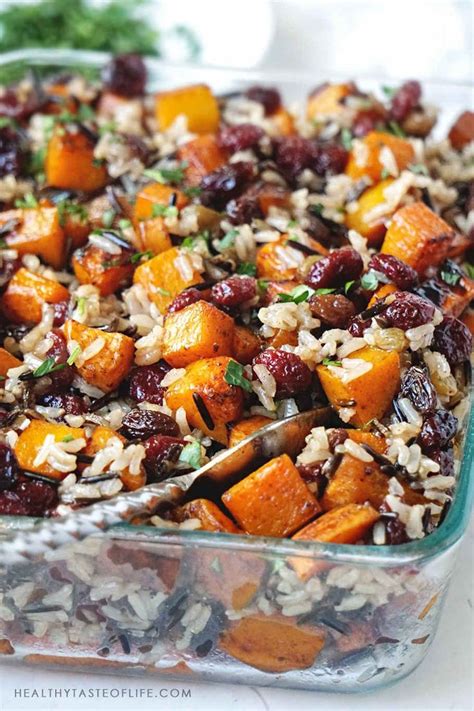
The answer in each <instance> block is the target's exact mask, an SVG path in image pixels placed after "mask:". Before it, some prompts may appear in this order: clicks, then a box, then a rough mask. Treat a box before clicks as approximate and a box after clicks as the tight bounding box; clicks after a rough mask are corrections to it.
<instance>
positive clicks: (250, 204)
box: [225, 193, 263, 225]
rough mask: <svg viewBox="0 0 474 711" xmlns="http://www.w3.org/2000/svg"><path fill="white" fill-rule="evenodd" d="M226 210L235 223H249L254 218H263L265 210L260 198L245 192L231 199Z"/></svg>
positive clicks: (230, 219)
mask: <svg viewBox="0 0 474 711" xmlns="http://www.w3.org/2000/svg"><path fill="white" fill-rule="evenodd" d="M225 211H226V213H227V216H228V218H229V221H230V222H231V223H232V224H233V225H243V224H248V223H249V222H251V221H252V220H253V219H257V218H262V217H263V212H262V208H261V207H260V202H259V200H258V198H256V197H255V196H253V195H247V194H245V193H244V194H243V195H241V196H240V197H238V198H235V199H234V200H229V202H228V203H227V205H226V208H225Z"/></svg>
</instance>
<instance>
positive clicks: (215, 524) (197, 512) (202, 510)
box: [178, 499, 242, 533]
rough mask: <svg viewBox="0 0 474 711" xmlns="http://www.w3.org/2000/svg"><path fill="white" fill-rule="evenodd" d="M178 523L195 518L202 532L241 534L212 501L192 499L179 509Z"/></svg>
mask: <svg viewBox="0 0 474 711" xmlns="http://www.w3.org/2000/svg"><path fill="white" fill-rule="evenodd" d="M178 517H179V520H180V521H185V520H186V519H189V518H197V519H199V521H200V522H201V528H202V530H203V531H218V532H219V533H242V531H240V529H239V528H238V527H237V526H236V525H235V523H234V522H233V521H231V519H230V518H229V517H228V516H226V515H225V514H224V513H222V511H221V510H220V508H219V507H218V506H216V504H215V503H214V502H213V501H209V500H208V499H194V501H189V503H187V504H185V505H184V506H182V507H181V508H180V509H179V513H178Z"/></svg>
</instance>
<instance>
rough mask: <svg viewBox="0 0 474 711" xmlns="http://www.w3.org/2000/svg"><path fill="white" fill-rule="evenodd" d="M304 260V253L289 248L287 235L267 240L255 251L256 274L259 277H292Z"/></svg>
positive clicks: (277, 278)
mask: <svg viewBox="0 0 474 711" xmlns="http://www.w3.org/2000/svg"><path fill="white" fill-rule="evenodd" d="M303 262H304V255H303V254H302V253H301V252H297V251H296V250H294V249H291V243H290V244H289V245H288V235H283V236H282V237H281V238H280V239H278V240H276V241H275V242H267V243H266V244H264V245H263V247H260V248H259V249H258V251H257V260H256V264H257V276H258V277H259V278H260V279H275V280H280V279H289V280H291V279H294V278H295V277H296V274H297V273H298V270H299V269H300V267H301V266H302V264H303Z"/></svg>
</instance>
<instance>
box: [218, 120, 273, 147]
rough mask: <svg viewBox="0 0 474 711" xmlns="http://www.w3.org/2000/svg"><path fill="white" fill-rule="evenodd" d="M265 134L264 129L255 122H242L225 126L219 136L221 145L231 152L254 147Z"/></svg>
mask: <svg viewBox="0 0 474 711" xmlns="http://www.w3.org/2000/svg"><path fill="white" fill-rule="evenodd" d="M264 135H265V133H264V131H263V130H262V129H261V128H260V127H259V126H255V124H253V123H240V124H238V125H237V126H224V127H223V128H222V129H221V132H220V134H219V137H218V139H217V140H218V142H219V145H220V146H221V147H222V148H224V149H225V150H226V151H229V153H237V151H245V150H246V149H247V148H253V147H254V146H255V145H257V143H258V142H259V140H260V139H261V138H262V137H263V136H264Z"/></svg>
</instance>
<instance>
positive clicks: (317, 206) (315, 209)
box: [308, 202, 324, 217]
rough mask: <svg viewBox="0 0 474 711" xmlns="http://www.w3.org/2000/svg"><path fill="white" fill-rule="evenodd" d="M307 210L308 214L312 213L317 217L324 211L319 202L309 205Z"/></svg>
mask: <svg viewBox="0 0 474 711" xmlns="http://www.w3.org/2000/svg"><path fill="white" fill-rule="evenodd" d="M308 210H309V212H312V213H313V215H316V216H317V217H319V216H320V215H322V212H323V210H324V205H323V204H322V203H320V202H317V203H316V204H315V205H310V206H309V207H308Z"/></svg>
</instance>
